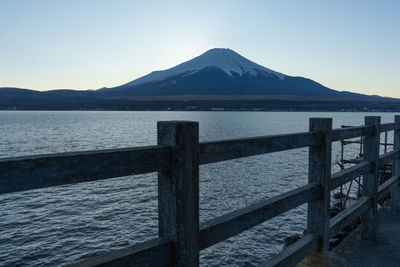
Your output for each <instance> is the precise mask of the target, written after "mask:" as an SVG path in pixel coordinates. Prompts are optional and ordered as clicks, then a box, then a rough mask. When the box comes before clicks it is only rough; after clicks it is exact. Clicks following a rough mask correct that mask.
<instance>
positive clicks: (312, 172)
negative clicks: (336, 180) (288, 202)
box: [307, 118, 332, 251]
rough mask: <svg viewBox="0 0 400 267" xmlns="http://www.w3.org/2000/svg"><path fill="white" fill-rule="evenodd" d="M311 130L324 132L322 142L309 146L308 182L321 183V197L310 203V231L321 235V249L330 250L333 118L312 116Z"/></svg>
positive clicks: (319, 248) (319, 247)
mask: <svg viewBox="0 0 400 267" xmlns="http://www.w3.org/2000/svg"><path fill="white" fill-rule="evenodd" d="M310 132H322V143H321V145H319V146H312V147H310V148H309V163H308V183H319V184H321V197H320V198H319V199H318V200H316V201H313V202H309V203H308V220H307V222H308V232H309V233H315V234H317V235H318V236H319V245H318V250H319V251H328V250H329V238H330V236H329V220H330V216H329V215H330V187H329V186H330V180H331V157H332V119H331V118H310Z"/></svg>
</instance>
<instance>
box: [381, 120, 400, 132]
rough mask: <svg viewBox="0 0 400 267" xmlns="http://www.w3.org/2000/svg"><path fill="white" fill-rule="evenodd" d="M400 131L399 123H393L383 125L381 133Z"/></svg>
mask: <svg viewBox="0 0 400 267" xmlns="http://www.w3.org/2000/svg"><path fill="white" fill-rule="evenodd" d="M399 129H400V123H399V122H391V123H382V124H381V126H380V128H379V131H380V132H381V133H382V132H389V131H393V130H399Z"/></svg>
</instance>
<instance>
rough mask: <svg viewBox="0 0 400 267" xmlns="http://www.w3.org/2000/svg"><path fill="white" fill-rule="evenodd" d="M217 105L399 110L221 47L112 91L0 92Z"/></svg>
mask: <svg viewBox="0 0 400 267" xmlns="http://www.w3.org/2000/svg"><path fill="white" fill-rule="evenodd" d="M193 102H195V103H196V104H193ZM215 103H219V104H221V105H225V106H226V107H227V108H230V109H238V108H240V109H243V108H249V107H256V108H260V107H261V108H266V107H271V108H274V109H281V108H283V109H285V108H288V107H290V108H293V107H294V108H298V109H300V110H303V109H304V110H309V109H313V110H314V109H319V108H322V109H326V110H337V109H347V108H358V110H364V108H365V107H366V106H370V107H374V108H378V109H385V110H386V109H387V107H388V106H390V107H392V108H391V110H399V108H398V107H399V104H398V103H399V100H396V99H388V98H382V97H378V96H367V95H361V94H355V93H350V92H339V91H335V90H332V89H329V88H327V87H325V86H323V85H321V84H319V83H317V82H314V81H313V80H310V79H307V78H303V77H293V76H289V75H285V74H282V73H279V72H276V71H273V70H271V69H268V68H266V67H263V66H261V65H259V64H256V63H254V62H252V61H250V60H248V59H246V58H244V57H243V56H241V55H239V54H238V53H236V52H234V51H232V50H230V49H221V48H216V49H211V50H209V51H207V52H205V53H204V54H202V55H200V56H198V57H196V58H194V59H192V60H189V61H187V62H184V63H182V64H179V65H177V66H175V67H172V68H170V69H167V70H163V71H154V72H152V73H150V74H148V75H146V76H143V77H141V78H139V79H136V80H134V81H131V82H128V83H126V84H124V85H121V86H118V87H114V88H102V89H98V90H86V91H76V90H50V91H34V90H27V89H20V88H8V87H4V88H0V109H82V108H85V109H96V108H104V109H119V108H121V109H134V110H143V109H144V110H147V109H149V108H150V109H156V110H157V109H170V108H171V107H172V108H175V109H178V110H181V109H185V108H187V106H186V105H189V106H197V107H200V108H201V109H203V108H204V109H208V108H210V106H213V105H214V104H215ZM260 103H261V104H260ZM262 103H263V104H262ZM219 104H218V105H219Z"/></svg>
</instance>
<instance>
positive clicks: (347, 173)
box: [330, 161, 373, 191]
mask: <svg viewBox="0 0 400 267" xmlns="http://www.w3.org/2000/svg"><path fill="white" fill-rule="evenodd" d="M372 168H373V164H372V163H371V162H369V161H363V162H361V163H358V164H357V165H355V166H352V167H350V168H348V169H344V170H343V171H339V172H337V173H334V174H332V179H331V184H330V190H331V191H332V190H333V189H335V188H337V187H339V186H341V185H343V184H345V183H348V182H350V181H351V180H352V179H354V178H356V177H359V176H361V175H363V174H365V173H367V172H370V171H372Z"/></svg>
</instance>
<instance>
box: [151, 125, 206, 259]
mask: <svg viewBox="0 0 400 267" xmlns="http://www.w3.org/2000/svg"><path fill="white" fill-rule="evenodd" d="M157 132H158V134H157V135H158V137H157V138H158V144H159V145H168V146H172V148H173V152H172V160H171V168H170V171H167V172H159V173H158V224H159V226H158V227H159V236H160V237H165V238H168V239H170V240H172V241H173V243H174V256H173V262H174V266H198V265H199V246H198V234H199V124H198V122H189V121H161V122H158V123H157Z"/></svg>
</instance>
